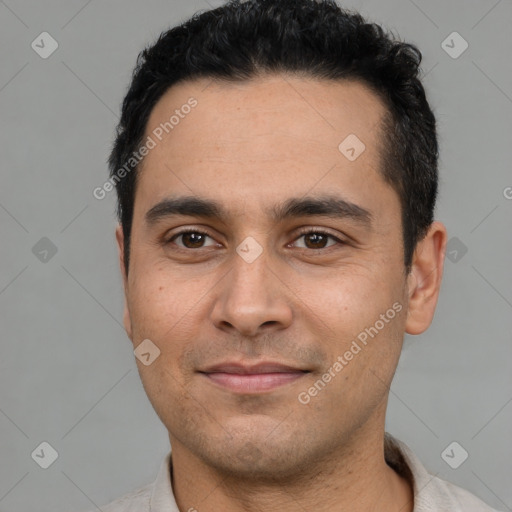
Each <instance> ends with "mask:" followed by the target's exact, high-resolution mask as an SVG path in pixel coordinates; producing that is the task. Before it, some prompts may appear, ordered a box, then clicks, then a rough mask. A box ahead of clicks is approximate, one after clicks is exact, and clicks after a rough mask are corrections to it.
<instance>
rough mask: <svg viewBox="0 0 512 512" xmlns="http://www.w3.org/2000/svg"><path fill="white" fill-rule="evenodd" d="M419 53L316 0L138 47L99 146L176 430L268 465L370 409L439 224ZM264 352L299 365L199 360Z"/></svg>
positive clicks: (250, 9) (185, 438)
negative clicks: (256, 382) (229, 373)
mask: <svg viewBox="0 0 512 512" xmlns="http://www.w3.org/2000/svg"><path fill="white" fill-rule="evenodd" d="M420 60H421V54H420V52H419V50H417V49H416V48H415V47H413V46H411V45H409V44H406V43H403V42H399V41H396V40H394V39H393V38H392V37H391V35H389V34H386V33H385V32H384V31H383V30H382V28H380V27H379V26H377V25H375V24H370V23H367V22H366V21H365V20H364V19H363V18H362V17H361V16H360V15H358V14H355V13H349V12H346V11H343V10H341V9H340V8H339V7H338V6H337V5H336V4H335V3H334V2H331V1H324V2H314V1H312V0H299V1H295V0H293V1H292V0H283V1H278V2H276V1H274V0H272V1H267V0H261V1H253V0H249V1H247V2H245V3H241V2H231V3H229V4H227V5H225V6H224V7H221V8H219V9H215V10H213V11H209V12H204V13H202V14H200V15H197V16H195V17H193V18H192V19H191V20H190V21H188V22H186V23H184V24H183V25H181V26H179V27H176V28H173V29H171V30H169V31H167V32H165V33H163V34H162V35H161V36H160V37H159V39H158V41H157V42H156V43H155V44H154V45H152V46H151V47H148V48H147V49H145V50H144V51H143V52H141V54H140V55H139V59H138V62H137V66H136V69H135V71H134V74H133V78H132V83H131V85H130V88H129V90H128V93H127V95H126V97H125V99H124V102H123V107H122V116H121V120H120V123H119V126H118V130H117V135H116V140H115V143H114V147H113V150H112V153H111V156H110V159H109V165H110V171H111V178H112V181H113V182H115V184H116V189H117V193H118V215H119V221H120V226H119V227H118V229H117V232H116V235H117V240H118V244H119V254H120V264H121V270H122V273H123V279H124V287H125V296H126V305H125V317H124V322H125V327H126V330H127V333H128V335H129V337H130V339H131V340H132V342H133V345H134V347H137V346H139V344H140V343H141V342H142V341H143V340H145V339H149V340H151V344H152V345H154V346H156V347H157V348H158V350H159V351H160V355H159V356H158V357H157V358H156V359H155V360H154V361H153V362H151V364H149V365H147V366H146V365H144V364H142V363H141V362H138V365H139V369H140V373H141V378H142V382H143V384H144V387H145V389H146V392H147V394H148V396H149V399H150V400H151V402H152V404H153V406H154V408H155V410H156V412H157V414H158V415H159V417H160V418H161V419H162V421H163V422H164V424H165V425H166V427H167V428H168V430H169V434H170V438H171V443H173V446H178V445H179V446H181V447H183V449H185V450H188V452H189V453H191V454H193V455H194V456H195V457H197V458H198V459H200V460H202V461H204V462H206V463H208V464H210V465H212V466H215V467H217V468H222V469H223V470H224V471H226V472H236V473H237V474H244V472H245V473H246V474H247V475H249V474H250V475H251V476H252V477H254V476H260V477H261V478H263V477H268V478H273V477H275V475H276V474H279V475H286V474H289V475H291V474H292V473H293V472H296V471H299V470H302V469H304V468H307V467H311V464H312V463H313V462H314V461H315V460H316V461H318V460H320V459H322V458H324V457H327V456H328V454H329V453H331V452H332V449H333V447H336V448H337V449H342V448H343V446H348V445H349V441H350V439H353V438H354V436H356V435H359V436H364V435H368V433H369V432H377V431H379V429H381V430H382V429H383V425H384V423H383V422H384V414H385V407H386V401H387V393H388V389H389V385H390V383H391V380H392V377H393V374H394V371H395V369H396V365H397V363H398V358H399V354H400V350H401V346H402V342H403V336H404V333H405V332H408V333H411V334H419V333H420V332H423V331H424V330H425V329H426V328H427V327H428V325H429V324H430V322H431V320H432V317H433V314H434V309H435V305H436V301H437V297H438V292H439V287H440V281H441V276H442V268H443V255H444V247H445V242H446V233H445V230H444V227H443V226H442V225H441V224H440V223H438V222H434V221H433V214H434V207H435V199H436V194H437V157H438V146H437V139H436V131H435V118H434V115H433V113H432V111H431V109H430V107H429V105H428V103H427V100H426V97H425V92H424V89H423V87H422V85H421V82H420V80H419V77H418V73H419V64H420ZM144 148H145V149H144ZM134 155H139V156H141V158H139V157H134ZM119 169H124V170H125V172H123V173H122V177H120V176H119ZM184 231H188V233H184ZM157 352H158V351H157ZM261 361H264V362H269V361H270V362H272V363H280V364H282V365H286V366H289V367H292V368H294V369H295V370H297V371H296V372H295V373H292V374H290V375H291V376H290V381H289V382H286V383H284V384H282V385H281V384H280V385H279V386H277V387H269V388H268V389H266V390H259V391H258V392H253V391H249V390H245V391H244V390H240V389H237V390H233V389H230V388H229V387H226V386H225V383H222V382H219V381H218V379H215V378H212V375H213V374H214V373H218V372H215V371H213V370H212V367H214V366H216V365H219V364H225V363H226V362H229V363H240V364H249V365H251V364H253V363H259V362H261ZM299 371H300V374H299ZM292 377H293V378H292ZM315 390H316V391H315ZM248 446H249V447H251V448H250V449H248V448H247V447H248Z"/></svg>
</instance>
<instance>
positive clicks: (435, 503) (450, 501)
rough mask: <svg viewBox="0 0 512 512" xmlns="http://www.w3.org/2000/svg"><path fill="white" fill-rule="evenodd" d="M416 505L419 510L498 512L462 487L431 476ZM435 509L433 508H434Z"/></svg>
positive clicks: (419, 494)
mask: <svg viewBox="0 0 512 512" xmlns="http://www.w3.org/2000/svg"><path fill="white" fill-rule="evenodd" d="M416 499H417V503H418V505H422V506H423V508H421V506H419V507H418V508H419V509H420V510H423V509H425V510H439V511H444V510H446V511H459V510H460V511H461V512H462V511H464V512H498V511H497V510H496V509H493V508H491V507H490V506H489V505H487V504H486V503H484V502H483V501H482V500H481V499H479V498H477V497H476V496H475V495H474V494H472V493H470V492H469V491H467V490H466V489H463V488H462V487H458V486H457V485H455V484H452V483H451V482H448V481H446V480H443V479H441V478H438V477H436V476H432V480H431V482H430V484H428V485H427V486H426V487H425V488H424V490H423V491H421V492H419V493H418V495H417V497H416ZM434 507H435V508H434Z"/></svg>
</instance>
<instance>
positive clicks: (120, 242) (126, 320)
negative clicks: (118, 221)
mask: <svg viewBox="0 0 512 512" xmlns="http://www.w3.org/2000/svg"><path fill="white" fill-rule="evenodd" d="M116 240H117V248H118V252H119V267H120V269H121V277H122V279H123V290H124V310H123V325H124V329H125V331H126V334H127V335H128V337H129V338H130V339H132V323H131V319H130V310H129V308H128V277H127V275H126V269H125V265H124V235H123V229H122V227H121V225H118V226H117V228H116Z"/></svg>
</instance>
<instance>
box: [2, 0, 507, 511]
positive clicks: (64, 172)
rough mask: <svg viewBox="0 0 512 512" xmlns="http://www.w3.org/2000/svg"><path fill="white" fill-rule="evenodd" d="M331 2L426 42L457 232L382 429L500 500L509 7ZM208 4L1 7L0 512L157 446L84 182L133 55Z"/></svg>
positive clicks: (452, 226) (76, 488) (100, 158)
mask: <svg viewBox="0 0 512 512" xmlns="http://www.w3.org/2000/svg"><path fill="white" fill-rule="evenodd" d="M210 1H211V0H210ZM219 4H220V2H217V3H216V4H215V5H219ZM210 5H214V4H213V3H212V4H210ZM343 5H344V6H347V7H353V8H356V9H358V10H360V11H361V12H362V13H363V14H364V15H367V16H369V17H370V18H371V19H372V20H374V21H377V22H381V23H382V24H383V25H384V26H385V27H387V28H390V29H392V30H393V31H394V32H395V33H398V34H399V35H400V37H401V38H403V39H405V40H407V41H410V42H413V43H416V44H417V45H418V46H419V47H420V49H421V50H422V52H423V54H424V62H423V69H424V72H425V82H424V83H425V86H426V88H427V92H428V95H429V98H430V101H431V104H432V106H433V108H434V111H435V113H436V115H437V119H438V123H439V136H440V143H441V151H442V156H441V162H440V172H441V193H440V198H439V205H438V210H437V218H438V219H439V220H442V221H443V222H444V223H445V224H446V226H447V228H448V230H449V238H450V239H451V238H453V237H456V238H457V239H458V241H457V240H455V241H454V240H452V241H451V242H450V244H451V245H450V246H449V251H452V254H451V256H450V257H451V259H447V261H446V267H445V275H444V282H443V287H442V291H441V296H440V300H439V304H438V308H437V312H436V315H435V318H434V321H433V324H432V326H431V328H430V329H429V330H428V331H427V332H426V333H424V334H423V335H421V336H411V337H409V336H407V339H406V344H405V348H404V352H403V355H402V359H401V361H400V365H399V368H398V371H397V375H396V378H395V381H394V383H393V386H392V389H391V394H390V404H389V412H388V421H387V430H388V431H390V432H391V433H393V434H394V435H396V436H397V437H398V438H400V439H402V440H403V441H405V442H406V443H407V444H409V446H410V447H411V448H412V449H413V450H414V451H415V452H416V453H417V454H418V456H419V457H420V458H421V459H422V461H423V462H424V464H425V465H426V466H427V468H428V469H429V470H430V471H431V472H433V473H436V474H438V475H439V476H440V477H442V478H445V479H448V480H450V481H452V482H454V483H456V484H459V485H461V486H463V487H465V488H467V489H469V490H471V491H472V492H473V493H475V494H477V495H478V496H480V497H481V498H482V499H484V500H485V501H487V502H488V503H489V504H491V505H492V506H494V507H496V508H498V509H500V510H511V507H512V486H510V481H511V473H512V471H511V462H510V461H511V460H512V442H511V436H510V432H511V425H512V403H511V401H512V377H511V373H512V372H510V360H511V356H512V345H511V343H510V341H511V331H512V329H511V327H512V315H511V312H512V311H511V308H512V291H511V290H512V286H511V285H512V272H511V270H510V261H511V252H512V251H511V250H512V238H511V227H512V226H511V224H512V222H511V220H512V215H511V212H512V200H511V199H507V197H506V195H507V193H506V191H507V190H510V189H507V188H506V187H511V186H512V175H511V173H510V162H511V158H510V157H511V142H512V127H511V122H510V121H511V114H512V79H511V72H510V56H511V54H512V44H511V37H510V26H511V21H512V4H511V1H510V0H500V1H498V0H480V1H474V0H472V1H468V0H456V1H449V2H446V1H441V0H435V1H427V0H415V1H414V2H413V1H412V0H411V1H409V0H386V1H382V0H372V1H363V0H361V1H355V0H353V1H347V2H344V3H343ZM206 8H209V4H208V3H206V2H205V0H195V1H187V2H185V1H177V0H174V1H163V0H160V1H158V0H152V1H147V2H142V1H139V2H136V1H133V0H130V1H121V0H115V1H114V0H109V1H102V2H99V1H97V0H96V1H94V0H92V1H91V0H89V1H78V0H66V1H64V0H51V1H50V0H49V1H45V2H36V1H35V0H30V1H29V0H26V1H25V0H5V1H0V43H1V44H0V55H1V66H0V116H1V117H0V118H1V127H0V147H1V148H2V150H1V151H2V152H1V154H2V158H1V187H0V225H1V237H2V242H1V244H0V261H1V264H0V312H1V321H2V324H1V345H0V348H1V352H0V434H1V435H0V454H1V464H0V510H1V511H3V512H22V511H23V512H25V511H38V512H50V511H52V512H59V511H67V512H70V511H75V510H83V509H89V508H94V506H95V505H101V504H104V503H106V502H107V501H110V500H111V499H113V498H114V497H117V496H119V495H121V494H123V493H125V492H127V491H129V490H132V489H134V488H136V487H137V486H139V485H141V484H145V483H147V482H149V481H151V480H153V479H154V478H155V476H156V472H157V470H158V467H159V464H160V461H161V459H162V457H163V456H164V455H165V453H166V452H167V451H168V440H167V433H166V430H165V429H164V427H163V426H162V425H161V423H160V421H159V420H158V418H157V416H156V414H155V413H154V412H153V410H152V408H151V406H150V404H149V402H148V400H147V398H146V396H145V393H144V391H143V389H142V385H141V383H140V380H139V376H138V373H137V369H136V365H135V362H134V357H133V353H132V350H131V345H130V341H129V340H128V338H127V336H126V334H125V332H124V330H123V328H122V325H121V319H122V305H123V302H122V286H121V278H120V273H119V270H118V260H117V253H116V246H115V239H114V228H115V216H114V207H115V202H114V201H115V197H114V194H113V193H111V194H110V195H109V196H108V197H107V198H106V199H104V200H102V201H99V200H96V199H95V198H94V197H93V196H92V190H93V189H94V187H96V186H101V185H102V183H103V182H104V181H105V179H106V177H107V168H106V163H105V161H106V158H107V154H108V151H109V149H110V144H111V141H112V137H113V131H114V126H115V124H116V122H117V119H118V113H119V106H120V102H121V100H122V97H123V95H124V92H125V90H126V87H127V85H128V82H129V78H130V74H131V71H132V68H133V65H134V63H135V59H136V56H137V54H138V52H139V51H140V50H141V49H142V48H143V46H144V45H145V44H148V43H151V42H153V41H154V39H155V38H156V37H157V36H158V34H159V33H160V32H161V31H162V30H164V29H166V28H168V27H169V26H171V25H173V24H175V23H176V22H178V21H180V20H184V19H185V18H187V17H188V16H190V15H191V14H192V13H194V12H195V11H197V10H199V9H206ZM43 31H47V32H49V33H50V34H51V35H52V37H53V38H55V40H56V41H57V42H58V44H59V47H58V49H57V50H56V51H55V53H53V54H52V55H51V56H50V57H49V58H47V59H43V58H41V57H40V56H39V55H38V54H37V53H36V52H35V51H34V50H33V49H32V48H31V43H32V41H33V40H35V39H36V37H37V36H38V35H39V34H40V33H41V32H43ZM453 31H457V32H458V33H460V34H461V36H462V37H463V38H464V39H465V40H466V41H467V42H468V43H469V48H468V49H467V50H466V51H465V52H464V53H463V54H462V55H460V56H459V57H458V58H456V59H454V58H452V57H451V56H450V55H448V54H447V53H446V51H445V50H444V49H443V47H442V45H441V43H442V41H444V40H445V39H446V37H447V36H448V35H449V34H451V33H452V32H453ZM449 44H450V45H452V46H454V45H455V49H457V48H460V45H459V43H458V42H456V43H455V42H454V43H451V42H450V43H449ZM457 45H459V46H457ZM504 191H505V192H504ZM508 196H509V197H511V196H512V193H510V194H508ZM43 237H47V238H48V239H49V240H51V242H52V243H53V244H54V245H55V246H56V248H57V253H56V254H55V255H53V256H52V254H51V252H50V253H48V254H47V255H45V254H44V253H42V252H41V251H42V249H41V247H42V248H43V249H44V244H48V242H47V241H46V242H45V241H43V242H39V243H40V244H43V245H42V246H41V245H39V246H36V249H34V250H33V247H34V246H35V245H36V244H37V243H38V241H39V240H40V239H41V238H43ZM464 247H466V248H467V253H466V254H463V250H461V248H462V249H464ZM454 250H455V251H457V253H455V252H453V251H454ZM34 253H35V254H34ZM461 255H462V256H461ZM45 258H46V261H45ZM41 259H42V260H43V261H41ZM452 260H453V261H452ZM43 441H46V442H49V443H50V444H51V445H52V446H53V447H54V448H55V449H56V450H57V451H58V454H59V457H58V458H57V460H56V461H55V462H54V463H53V464H52V465H51V466H50V467H49V468H48V469H46V470H44V469H42V468H40V467H39V465H37V464H36V462H35V461H34V460H33V458H32V457H31V453H32V452H33V450H34V449H35V448H36V447H38V445H39V444H40V443H41V442H43ZM452 441H457V442H458V443H460V445H461V446H463V447H464V448H465V449H466V450H467V451H468V453H469V458H468V459H467V460H466V461H465V462H464V463H463V464H462V465H461V466H460V467H459V468H458V469H452V468H450V467H449V466H448V465H447V464H446V462H445V461H444V460H443V459H442V458H441V452H442V451H443V450H444V449H445V448H446V447H447V446H448V445H449V444H450V443H451V442H452Z"/></svg>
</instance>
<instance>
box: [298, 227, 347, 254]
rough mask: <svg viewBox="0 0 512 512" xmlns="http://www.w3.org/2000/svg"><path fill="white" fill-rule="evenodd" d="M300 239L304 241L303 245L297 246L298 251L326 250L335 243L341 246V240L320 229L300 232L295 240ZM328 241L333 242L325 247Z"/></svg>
mask: <svg viewBox="0 0 512 512" xmlns="http://www.w3.org/2000/svg"><path fill="white" fill-rule="evenodd" d="M301 238H303V239H304V245H303V246H299V248H300V249H326V248H328V247H331V246H332V245H335V244H336V243H339V244H343V241H342V240H340V239H339V238H337V237H335V236H334V235H332V234H331V233H328V232H327V231H323V230H321V229H309V230H307V231H302V232H301V233H300V236H299V237H298V238H297V239H296V240H300V239H301ZM329 239H330V240H331V241H333V243H332V244H330V245H327V243H328V241H329ZM290 245H293V244H290Z"/></svg>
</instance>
